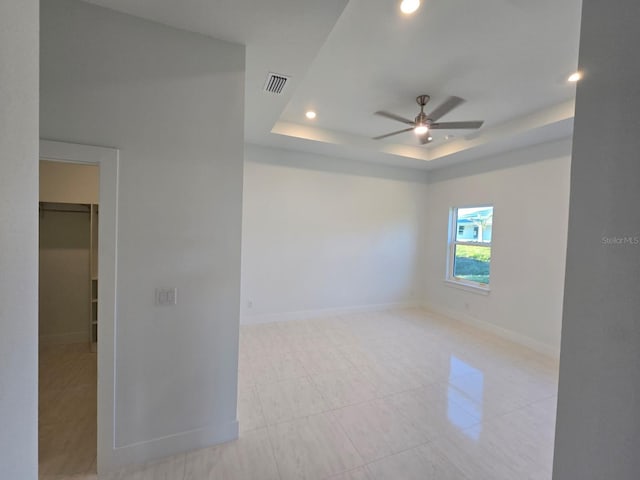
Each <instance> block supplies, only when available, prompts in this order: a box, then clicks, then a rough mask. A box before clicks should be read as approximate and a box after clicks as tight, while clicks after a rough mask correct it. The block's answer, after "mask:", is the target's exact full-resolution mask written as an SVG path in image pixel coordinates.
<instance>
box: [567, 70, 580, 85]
mask: <svg viewBox="0 0 640 480" xmlns="http://www.w3.org/2000/svg"><path fill="white" fill-rule="evenodd" d="M580 80H582V72H575V73H572V74H571V75H569V78H567V82H572V83H575V82H577V81H580Z"/></svg>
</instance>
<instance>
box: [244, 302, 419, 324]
mask: <svg viewBox="0 0 640 480" xmlns="http://www.w3.org/2000/svg"><path fill="white" fill-rule="evenodd" d="M421 306H422V304H421V303H420V302H397V303H380V304H373V305H359V306H352V307H336V308H321V309H317V310H301V311H297V312H282V313H264V314H254V315H246V314H242V315H241V316H240V324H241V325H256V324H259V323H271V322H286V321H292V320H309V319H312V318H318V317H328V316H331V315H346V314H348V313H359V312H380V311H385V310H394V309H403V308H420V307H421Z"/></svg>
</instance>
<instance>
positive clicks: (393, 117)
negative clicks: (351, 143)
mask: <svg viewBox="0 0 640 480" xmlns="http://www.w3.org/2000/svg"><path fill="white" fill-rule="evenodd" d="M376 115H380V116H381V117H386V118H390V119H391V120H396V121H397V122H402V123H406V124H407V125H414V122H413V120H409V119H408V118H404V117H401V116H400V115H396V114H395V113H390V112H384V111H378V112H376Z"/></svg>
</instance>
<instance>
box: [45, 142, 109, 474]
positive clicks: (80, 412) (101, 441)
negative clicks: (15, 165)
mask: <svg viewBox="0 0 640 480" xmlns="http://www.w3.org/2000/svg"><path fill="white" fill-rule="evenodd" d="M118 156H119V152H118V150H117V149H114V148H107V147H97V146H90V145H80V144H73V143H67V142H57V141H50V140H40V159H41V161H44V162H46V163H44V165H45V168H47V167H50V170H51V171H47V172H43V173H42V174H41V182H40V183H41V185H40V187H41V188H40V193H41V198H40V200H41V201H43V203H42V204H41V206H40V210H41V212H40V213H41V215H42V216H44V218H41V229H42V233H43V234H44V235H45V238H41V247H43V248H48V249H50V250H57V251H47V252H44V255H42V249H41V256H43V258H42V259H41V260H42V261H41V262H40V263H41V265H40V266H41V268H42V267H46V268H49V269H50V271H48V272H47V274H48V275H51V271H52V270H53V269H52V267H53V266H55V265H56V264H57V265H62V267H63V268H65V269H67V270H72V271H74V272H76V274H77V276H76V278H75V280H74V282H75V283H73V285H74V287H72V284H71V283H68V284H67V283H65V282H63V281H58V282H57V283H59V284H60V285H58V286H57V287H51V286H49V287H48V288H49V290H48V291H49V293H50V297H49V298H47V299H44V298H43V299H41V310H42V312H41V313H42V315H41V318H40V320H41V325H42V327H41V330H40V337H41V338H40V340H41V342H40V344H41V348H40V380H39V389H40V391H41V397H40V403H39V417H40V418H39V420H40V421H39V428H40V432H39V433H40V435H39V436H40V455H39V456H40V459H39V460H40V473H41V474H47V473H49V472H56V473H53V475H52V476H53V478H58V476H59V475H60V476H62V478H64V477H66V476H72V475H75V473H73V474H72V473H70V472H81V471H85V470H86V469H88V471H89V472H92V473H93V475H95V472H96V471H97V472H98V473H100V472H104V471H107V470H109V469H111V468H113V465H114V463H115V461H116V459H117V457H116V455H115V453H116V449H115V448H114V437H115V432H114V428H113V419H114V402H113V397H114V392H115V381H114V380H115V378H114V377H115V376H114V360H115V355H114V351H115V328H116V315H115V313H116V252H117V241H116V239H117V193H118ZM65 167H67V168H65ZM71 167H74V168H71ZM77 167H90V168H93V169H94V170H95V171H96V176H97V177H98V180H97V183H98V184H97V186H96V183H95V181H93V183H92V181H88V180H87V179H86V178H87V177H82V176H81V177H80V181H75V182H74V177H73V175H72V176H71V177H68V176H65V175H62V173H61V172H69V171H72V170H73V171H75V172H76V173H77V172H78V171H79V170H77ZM85 172H86V171H85ZM48 177H52V178H53V181H48V180H47V178H48ZM49 180H51V178H49ZM75 180H78V177H77V176H76V177H75ZM61 185H62V188H57V190H56V189H55V188H54V187H56V186H57V187H60V186H61ZM90 186H91V188H89V187H90ZM47 188H52V189H53V190H47ZM52 192H53V193H52ZM91 192H93V193H91ZM54 193H55V195H54ZM72 194H73V195H75V196H72ZM80 195H82V196H81V197H80V198H79V196H80ZM90 195H93V196H91V197H90V198H89V199H87V197H88V196H90ZM60 218H62V219H63V220H62V223H58V222H57V221H58V220H59V219H60ZM65 225H66V227H65ZM87 240H88V246H87ZM72 250H74V251H73V252H71V251H72ZM60 257H64V258H62V259H61V258H60ZM80 259H84V260H83V261H84V264H83V266H81V265H80V263H79V261H80ZM65 260H66V261H65ZM71 260H74V261H75V262H77V263H74V264H73V266H72V265H71ZM87 260H88V261H87ZM41 273H45V272H41ZM53 276H54V281H55V278H56V277H55V273H54V274H53ZM45 277H46V275H43V278H42V279H41V280H42V282H41V287H43V286H44V282H46V281H47V278H45ZM81 279H82V280H81ZM43 293H44V291H43ZM71 297H76V298H83V299H84V303H83V304H82V306H79V304H76V308H77V309H78V311H79V310H81V309H83V313H81V314H78V312H77V311H75V310H73V308H72V307H71V301H72V298H71ZM42 300H45V301H42ZM47 302H53V304H54V305H58V307H60V305H63V306H65V308H67V310H65V311H64V312H62V314H61V318H62V320H60V317H57V318H58V320H57V323H56V321H54V323H53V324H47V323H46V322H47V321H51V320H48V316H47V315H48V314H47V313H45V310H46V308H47V307H48V306H50V305H51V303H47ZM74 311H75V312H76V314H77V315H76V316H75V317H74V318H76V320H75V322H74V323H72V322H71V321H70V320H69V318H67V317H70V316H72V314H73V312H74ZM49 313H50V312H49ZM81 317H82V318H83V320H82V321H81V320H80V318H81ZM55 318H56V317H54V320H55ZM45 325H46V328H45ZM69 325H73V326H72V327H69ZM62 327H64V328H62ZM97 372H99V375H97ZM54 390H55V391H54ZM96 390H97V391H96ZM67 427H69V429H68V430H69V431H73V432H74V433H68V434H66V433H65V432H67ZM59 434H60V435H59ZM65 434H66V436H65ZM51 439H53V440H51ZM47 442H50V443H49V444H47ZM52 443H57V445H52ZM74 451H75V452H74ZM70 452H71V453H72V455H71V456H70V455H68V454H69V453H70ZM88 458H91V462H90V463H89V461H88ZM87 465H89V466H88V467H87ZM58 472H61V473H58ZM72 478H75V476H72ZM82 478H84V477H82Z"/></svg>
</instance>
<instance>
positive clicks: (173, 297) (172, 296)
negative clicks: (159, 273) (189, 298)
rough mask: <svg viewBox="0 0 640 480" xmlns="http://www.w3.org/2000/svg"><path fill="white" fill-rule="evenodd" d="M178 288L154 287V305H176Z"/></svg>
mask: <svg viewBox="0 0 640 480" xmlns="http://www.w3.org/2000/svg"><path fill="white" fill-rule="evenodd" d="M177 304H178V289H177V288H175V287H172V288H156V305H162V306H166V305H177Z"/></svg>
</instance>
